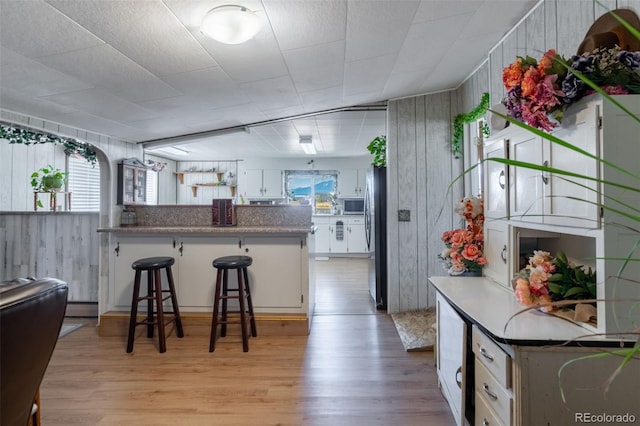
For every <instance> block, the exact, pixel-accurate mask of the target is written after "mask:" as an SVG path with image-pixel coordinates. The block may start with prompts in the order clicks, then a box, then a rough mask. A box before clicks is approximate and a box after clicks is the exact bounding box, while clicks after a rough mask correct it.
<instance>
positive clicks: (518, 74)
mask: <svg viewBox="0 0 640 426" xmlns="http://www.w3.org/2000/svg"><path fill="white" fill-rule="evenodd" d="M522 76H523V70H522V58H518V59H517V60H516V61H515V62H514V63H512V64H511V65H509V66H508V67H506V68H504V69H503V70H502V82H503V83H504V86H505V87H506V88H507V90H509V89H511V88H512V87H514V86H519V85H520V83H521V82H522Z"/></svg>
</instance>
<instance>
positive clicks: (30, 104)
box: [0, 87, 75, 117]
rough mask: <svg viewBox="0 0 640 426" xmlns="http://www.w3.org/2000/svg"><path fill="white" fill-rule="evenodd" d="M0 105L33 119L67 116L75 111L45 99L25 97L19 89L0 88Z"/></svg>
mask: <svg viewBox="0 0 640 426" xmlns="http://www.w3.org/2000/svg"><path fill="white" fill-rule="evenodd" d="M0 105H11V110H12V111H14V112H19V113H22V114H25V115H32V116H34V117H50V116H57V115H61V114H69V113H71V112H74V111H75V109H73V108H69V107H66V106H63V105H60V104H57V103H55V102H50V101H48V100H47V99H40V98H33V97H29V96H25V92H24V91H23V90H22V89H21V88H16V89H12V88H9V87H2V88H0Z"/></svg>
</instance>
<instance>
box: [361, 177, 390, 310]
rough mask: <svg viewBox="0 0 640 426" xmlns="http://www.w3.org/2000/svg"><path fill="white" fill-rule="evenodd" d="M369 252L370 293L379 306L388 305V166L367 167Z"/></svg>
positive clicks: (366, 233) (366, 201)
mask: <svg viewBox="0 0 640 426" xmlns="http://www.w3.org/2000/svg"><path fill="white" fill-rule="evenodd" d="M364 223H365V235H366V237H367V247H368V252H369V293H371V297H372V298H373V300H374V301H375V304H376V309H387V169H386V168H385V167H372V168H370V169H369V170H368V171H367V182H366V187H365V203H364Z"/></svg>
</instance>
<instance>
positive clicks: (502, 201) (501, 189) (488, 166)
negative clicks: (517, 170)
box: [484, 139, 509, 219]
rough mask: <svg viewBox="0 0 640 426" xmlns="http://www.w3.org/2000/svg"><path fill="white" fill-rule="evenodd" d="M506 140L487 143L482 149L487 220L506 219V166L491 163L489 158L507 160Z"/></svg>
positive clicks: (507, 192) (507, 183)
mask: <svg viewBox="0 0 640 426" xmlns="http://www.w3.org/2000/svg"><path fill="white" fill-rule="evenodd" d="M507 144H508V140H507V139H499V140H496V141H492V142H490V143H487V145H485V147H484V157H485V160H486V161H485V184H484V187H485V189H484V215H485V216H486V217H487V218H496V219H507V218H508V212H507V207H508V206H509V204H508V200H509V198H508V194H509V191H508V188H509V181H508V176H509V175H508V173H507V166H506V165H505V164H502V163H498V162H495V161H491V158H503V159H504V158H507Z"/></svg>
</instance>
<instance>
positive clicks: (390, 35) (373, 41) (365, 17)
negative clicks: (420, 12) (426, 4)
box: [345, 1, 420, 62]
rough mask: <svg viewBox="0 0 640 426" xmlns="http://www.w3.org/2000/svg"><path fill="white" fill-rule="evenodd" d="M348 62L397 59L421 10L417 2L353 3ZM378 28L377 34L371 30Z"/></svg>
mask: <svg viewBox="0 0 640 426" xmlns="http://www.w3.org/2000/svg"><path fill="white" fill-rule="evenodd" d="M348 4H349V7H348V15H347V51H346V57H345V59H346V61H347V62H350V61H356V60H360V59H366V58H373V57H378V56H387V55H393V56H395V54H396V52H397V51H398V50H399V49H400V47H401V46H402V43H403V42H404V38H405V34H406V33H407V30H408V29H409V27H410V26H411V22H412V20H413V17H414V15H415V13H416V9H417V8H418V5H419V4H420V3H419V2H416V1H395V2H381V1H378V2H375V1H374V2H362V1H360V2H358V1H354V2H349V3H348ZM372 28H375V31H371V29H372Z"/></svg>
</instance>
